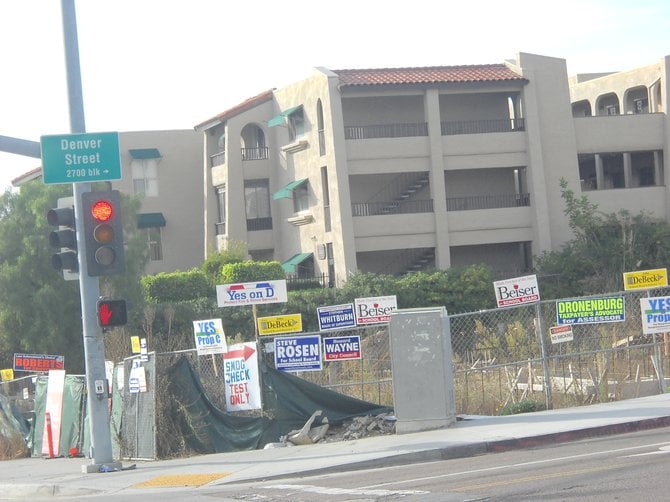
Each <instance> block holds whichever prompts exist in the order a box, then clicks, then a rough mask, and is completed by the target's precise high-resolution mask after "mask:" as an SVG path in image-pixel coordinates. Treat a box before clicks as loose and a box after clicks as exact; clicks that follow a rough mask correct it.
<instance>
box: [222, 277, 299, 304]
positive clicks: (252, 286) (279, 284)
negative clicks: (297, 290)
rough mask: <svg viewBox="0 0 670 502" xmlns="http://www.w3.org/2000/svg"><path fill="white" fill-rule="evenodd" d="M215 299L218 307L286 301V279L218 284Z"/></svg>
mask: <svg viewBox="0 0 670 502" xmlns="http://www.w3.org/2000/svg"><path fill="white" fill-rule="evenodd" d="M216 300H217V303H218V305H219V307H232V306H238V305H253V304H259V303H282V302H286V301H287V300H288V296H287V294H286V280H285V279H284V280H280V281H265V282H243V283H238V284H219V285H217V286H216Z"/></svg>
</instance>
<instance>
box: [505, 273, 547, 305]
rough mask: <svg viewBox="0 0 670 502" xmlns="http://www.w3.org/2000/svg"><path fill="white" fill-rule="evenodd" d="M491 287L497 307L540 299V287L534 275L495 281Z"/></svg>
mask: <svg viewBox="0 0 670 502" xmlns="http://www.w3.org/2000/svg"><path fill="white" fill-rule="evenodd" d="M493 287H494V289H495V292H496V301H497V302H498V307H509V306H510V305H519V304H521V303H533V302H539V301H540V289H539V288H538V287H537V277H536V276H534V275H526V276H524V277H517V278H515V279H505V280H504V281H496V282H494V283H493Z"/></svg>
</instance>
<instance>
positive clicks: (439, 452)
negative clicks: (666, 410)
mask: <svg viewBox="0 0 670 502" xmlns="http://www.w3.org/2000/svg"><path fill="white" fill-rule="evenodd" d="M668 426H670V416H667V417H658V418H649V419H642V420H637V421H634V422H623V423H620V424H611V425H602V426H598V427H588V428H585V429H578V430H574V431H566V432H556V433H551V434H543V435H540V436H532V437H525V438H514V439H503V440H499V441H481V442H476V443H464V444H457V445H450V446H445V447H442V448H433V449H428V450H422V451H415V452H411V453H400V454H398V455H391V456H388V457H381V458H374V459H370V460H362V461H360V462H352V463H349V464H340V465H334V466H330V467H321V468H317V469H310V470H306V471H300V472H293V473H285V474H275V475H272V476H260V477H255V478H248V479H235V480H234V481H232V480H231V483H248V482H253V481H266V480H274V479H285V478H290V477H301V476H317V475H320V474H332V473H335V472H342V471H347V472H349V471H360V470H363V469H373V468H380V467H397V466H401V465H408V464H413V463H421V462H432V461H439V460H451V459H457V458H468V457H475V456H478V455H484V454H486V453H502V452H506V451H512V450H523V449H530V448H535V447H538V446H544V445H547V444H558V443H570V442H572V441H579V440H580V439H588V438H595V437H601V436H611V435H616V434H625V433H628V432H637V431H642V430H649V429H656V428H659V427H668ZM224 484H226V483H225V482H224Z"/></svg>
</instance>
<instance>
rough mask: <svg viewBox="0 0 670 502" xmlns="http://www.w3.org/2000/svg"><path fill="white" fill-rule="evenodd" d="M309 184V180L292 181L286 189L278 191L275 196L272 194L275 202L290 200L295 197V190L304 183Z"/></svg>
mask: <svg viewBox="0 0 670 502" xmlns="http://www.w3.org/2000/svg"><path fill="white" fill-rule="evenodd" d="M305 182H307V178H303V179H301V180H295V181H291V183H289V184H288V185H286V186H285V187H284V188H281V189H279V190H277V191H276V192H275V193H274V194H272V198H273V199H274V200H277V199H290V198H291V197H292V196H293V190H295V189H296V188H298V187H299V186H300V185H302V184H303V183H305Z"/></svg>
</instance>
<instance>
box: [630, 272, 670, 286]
mask: <svg viewBox="0 0 670 502" xmlns="http://www.w3.org/2000/svg"><path fill="white" fill-rule="evenodd" d="M667 285H668V269H667V268H655V269H653V270H636V271H634V272H624V273H623V289H624V290H625V291H635V290H640V289H653V288H662V287H666V286H667Z"/></svg>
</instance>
